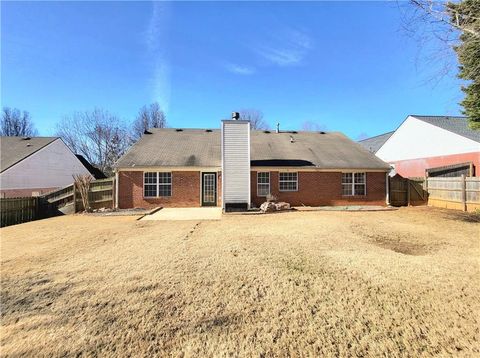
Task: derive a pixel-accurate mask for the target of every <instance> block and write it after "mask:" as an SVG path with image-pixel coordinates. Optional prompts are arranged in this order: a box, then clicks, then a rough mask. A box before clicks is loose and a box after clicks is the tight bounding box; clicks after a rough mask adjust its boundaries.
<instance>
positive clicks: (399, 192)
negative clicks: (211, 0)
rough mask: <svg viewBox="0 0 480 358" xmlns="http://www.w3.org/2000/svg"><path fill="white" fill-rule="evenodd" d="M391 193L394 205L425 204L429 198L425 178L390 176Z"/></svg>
mask: <svg viewBox="0 0 480 358" xmlns="http://www.w3.org/2000/svg"><path fill="white" fill-rule="evenodd" d="M389 194H390V204H391V205H393V206H405V205H424V204H426V203H427V198H428V193H427V191H426V188H425V180H424V178H410V179H407V178H402V177H401V176H394V177H393V178H390V177H389Z"/></svg>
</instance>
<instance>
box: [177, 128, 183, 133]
mask: <svg viewBox="0 0 480 358" xmlns="http://www.w3.org/2000/svg"><path fill="white" fill-rule="evenodd" d="M175 132H183V129H180V128H177V129H175Z"/></svg>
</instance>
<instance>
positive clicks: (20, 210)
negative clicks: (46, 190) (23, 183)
mask: <svg viewBox="0 0 480 358" xmlns="http://www.w3.org/2000/svg"><path fill="white" fill-rule="evenodd" d="M38 201H39V199H38V198H36V197H31V198H8V199H0V227H4V226H9V225H15V224H20V223H24V222H27V221H32V220H36V219H37V218H38V216H39V210H38V209H39V205H38Z"/></svg>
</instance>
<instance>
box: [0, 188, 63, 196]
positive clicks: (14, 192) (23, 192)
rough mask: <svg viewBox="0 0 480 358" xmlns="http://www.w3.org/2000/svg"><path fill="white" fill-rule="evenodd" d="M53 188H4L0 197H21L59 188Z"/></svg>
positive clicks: (0, 191)
mask: <svg viewBox="0 0 480 358" xmlns="http://www.w3.org/2000/svg"><path fill="white" fill-rule="evenodd" d="M57 189H58V187H53V188H29V189H4V190H0V198H20V197H28V196H38V195H43V194H46V193H49V192H51V191H54V190H57Z"/></svg>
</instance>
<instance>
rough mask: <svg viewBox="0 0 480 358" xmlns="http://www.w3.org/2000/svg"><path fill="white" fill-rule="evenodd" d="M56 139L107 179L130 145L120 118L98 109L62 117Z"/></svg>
mask: <svg viewBox="0 0 480 358" xmlns="http://www.w3.org/2000/svg"><path fill="white" fill-rule="evenodd" d="M57 135H58V136H60V137H62V139H63V140H64V141H65V143H66V144H67V145H68V146H69V147H70V148H71V149H72V151H73V152H75V153H77V154H81V155H83V156H84V157H85V158H87V159H88V161H89V162H91V163H93V164H94V165H96V166H97V167H98V168H99V169H100V170H102V171H103V172H104V173H105V174H107V175H111V174H112V172H113V165H114V163H115V162H116V161H117V160H118V158H120V156H122V155H123V153H125V151H126V150H127V149H128V147H129V145H130V143H131V140H130V137H129V135H128V132H127V129H126V128H125V126H124V125H123V123H122V122H121V121H120V120H119V118H118V117H116V116H114V115H112V114H110V113H109V112H108V111H106V110H103V109H99V108H96V109H94V110H92V111H85V112H75V113H73V114H72V115H70V116H65V117H64V118H63V119H62V120H61V121H60V122H59V123H58V124H57Z"/></svg>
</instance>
